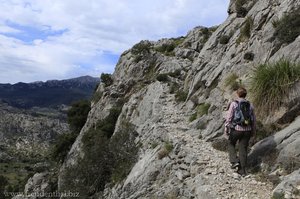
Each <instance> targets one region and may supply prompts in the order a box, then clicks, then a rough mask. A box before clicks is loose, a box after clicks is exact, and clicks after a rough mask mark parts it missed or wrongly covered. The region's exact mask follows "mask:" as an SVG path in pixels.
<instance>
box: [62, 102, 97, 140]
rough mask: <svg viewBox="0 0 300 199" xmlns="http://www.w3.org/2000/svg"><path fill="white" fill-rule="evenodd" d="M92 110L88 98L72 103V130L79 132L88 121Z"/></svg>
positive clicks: (70, 123) (70, 120) (70, 110)
mask: <svg viewBox="0 0 300 199" xmlns="http://www.w3.org/2000/svg"><path fill="white" fill-rule="evenodd" d="M90 110H91V103H90V101H88V100H81V101H78V102H75V103H73V104H72V107H71V108H70V109H69V110H68V113H67V115H68V123H69V125H70V129H71V131H72V132H75V133H76V134H78V133H79V132H80V130H81V128H82V127H83V125H84V124H85V122H86V119H87V116H88V113H89V112H90Z"/></svg>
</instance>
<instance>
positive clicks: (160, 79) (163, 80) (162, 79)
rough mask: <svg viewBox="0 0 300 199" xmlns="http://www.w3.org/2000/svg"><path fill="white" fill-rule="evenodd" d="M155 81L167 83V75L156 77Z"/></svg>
mask: <svg viewBox="0 0 300 199" xmlns="http://www.w3.org/2000/svg"><path fill="white" fill-rule="evenodd" d="M156 79H157V81H160V82H167V81H168V80H169V78H168V74H165V73H164V74H159V75H157V76H156Z"/></svg>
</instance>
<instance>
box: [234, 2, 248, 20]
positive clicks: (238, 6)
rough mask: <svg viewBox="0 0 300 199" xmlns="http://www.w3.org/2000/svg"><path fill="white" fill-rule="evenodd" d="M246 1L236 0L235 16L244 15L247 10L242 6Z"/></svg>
mask: <svg viewBox="0 0 300 199" xmlns="http://www.w3.org/2000/svg"><path fill="white" fill-rule="evenodd" d="M246 2H247V1H246V0H236V2H235V9H236V13H237V17H245V16H246V15H247V13H248V11H247V9H246V8H245V7H243V6H244V4H245V3H246Z"/></svg>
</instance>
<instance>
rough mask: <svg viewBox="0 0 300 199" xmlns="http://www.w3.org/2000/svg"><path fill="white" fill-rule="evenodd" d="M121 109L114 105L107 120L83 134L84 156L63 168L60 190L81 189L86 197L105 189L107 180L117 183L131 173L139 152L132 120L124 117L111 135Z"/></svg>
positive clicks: (79, 190)
mask: <svg viewBox="0 0 300 199" xmlns="http://www.w3.org/2000/svg"><path fill="white" fill-rule="evenodd" d="M119 110H121V108H120V107H114V108H112V109H111V110H110V114H109V115H108V116H107V117H106V118H105V119H104V120H101V121H99V122H98V123H97V124H96V125H95V126H94V127H92V128H90V129H89V130H88V131H87V132H86V133H85V134H84V135H83V137H82V147H83V153H84V156H83V157H82V158H81V159H80V160H79V161H78V164H77V165H75V166H72V167H70V168H67V170H66V172H64V176H63V178H64V180H65V183H64V184H63V185H62V189H61V190H60V191H64V190H70V191H75V192H79V193H80V197H82V198H87V197H88V196H91V195H93V194H95V193H96V192H100V191H102V190H103V189H104V187H105V185H106V184H107V183H110V182H112V183H117V182H119V181H121V180H123V179H124V177H126V176H127V175H128V173H129V172H130V170H131V168H132V166H133V165H134V163H135V162H136V159H137V155H138V145H137V144H135V142H134V141H135V138H136V136H137V133H136V132H135V130H134V126H133V125H132V124H130V123H129V122H127V121H122V122H121V124H120V125H121V126H120V130H119V131H117V132H115V134H114V136H111V135H112V132H113V131H114V129H115V124H116V121H117V118H118V117H117V116H118V115H119V113H120V112H119ZM107 123H110V124H109V125H108V124H107ZM107 131H109V132H107Z"/></svg>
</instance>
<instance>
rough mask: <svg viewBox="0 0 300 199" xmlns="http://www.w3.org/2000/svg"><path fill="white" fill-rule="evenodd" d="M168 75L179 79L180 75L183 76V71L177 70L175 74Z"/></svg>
mask: <svg viewBox="0 0 300 199" xmlns="http://www.w3.org/2000/svg"><path fill="white" fill-rule="evenodd" d="M168 75H169V76H171V77H174V78H178V77H180V75H181V70H180V69H177V70H175V71H174V72H170V73H168Z"/></svg>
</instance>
